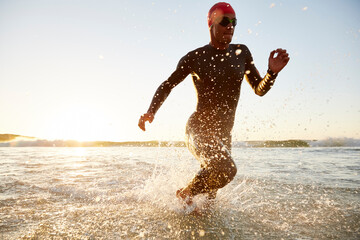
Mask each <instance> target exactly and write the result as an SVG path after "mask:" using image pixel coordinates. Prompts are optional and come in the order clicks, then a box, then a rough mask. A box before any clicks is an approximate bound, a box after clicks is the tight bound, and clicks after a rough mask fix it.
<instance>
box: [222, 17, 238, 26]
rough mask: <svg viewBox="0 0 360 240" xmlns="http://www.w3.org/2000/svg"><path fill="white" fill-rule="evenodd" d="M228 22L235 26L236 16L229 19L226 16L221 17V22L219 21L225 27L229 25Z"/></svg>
mask: <svg viewBox="0 0 360 240" xmlns="http://www.w3.org/2000/svg"><path fill="white" fill-rule="evenodd" d="M229 23H231V24H232V25H233V27H235V26H236V18H233V19H230V18H228V17H223V19H222V20H221V22H219V24H220V25H221V26H223V27H226V26H227V25H229Z"/></svg>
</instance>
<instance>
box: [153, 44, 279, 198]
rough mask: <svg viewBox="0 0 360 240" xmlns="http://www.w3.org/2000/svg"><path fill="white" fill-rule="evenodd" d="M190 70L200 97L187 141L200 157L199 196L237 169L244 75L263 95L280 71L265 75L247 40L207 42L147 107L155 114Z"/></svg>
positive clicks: (194, 185) (194, 184) (196, 184)
mask: <svg viewBox="0 0 360 240" xmlns="http://www.w3.org/2000/svg"><path fill="white" fill-rule="evenodd" d="M189 74H191V76H192V79H193V82H194V86H195V88H196V91H197V99H198V102H197V107H196V111H195V112H194V113H193V114H192V115H191V117H190V118H189V120H188V123H187V126H186V136H187V146H188V148H189V149H190V151H191V152H192V153H193V154H194V155H195V157H197V159H199V160H200V162H201V170H200V171H199V172H198V173H197V175H196V176H195V177H194V179H193V180H192V182H191V183H190V189H191V192H192V194H193V195H196V194H199V193H212V192H216V190H217V189H219V188H222V187H224V186H225V185H226V184H227V183H229V182H230V181H231V180H232V179H233V178H234V176H235V174H236V166H235V163H234V161H233V159H232V157H231V130H232V128H233V125H234V119H235V112H236V107H237V104H238V101H239V97H240V88H241V83H242V80H243V77H244V75H245V76H247V80H248V82H249V84H250V85H251V87H252V88H253V89H254V91H255V93H256V94H258V95H260V96H263V95H264V94H265V93H266V92H267V91H269V90H270V88H271V86H272V85H273V83H274V80H275V78H276V74H274V73H272V72H271V71H270V70H268V72H267V74H266V76H265V77H264V78H261V77H260V75H259V73H258V71H257V69H256V68H255V66H254V63H253V59H252V56H251V53H250V51H249V49H248V48H247V47H246V46H245V45H242V44H230V45H229V48H228V49H227V50H217V49H215V48H214V47H212V46H211V45H205V46H203V47H201V48H198V49H196V50H194V51H191V52H189V53H188V54H187V55H185V56H184V57H183V58H182V59H181V60H180V61H179V64H178V66H177V68H176V70H175V71H174V72H173V73H172V74H171V76H170V77H169V78H168V79H167V80H166V81H165V82H163V83H162V84H161V85H160V87H159V88H158V89H157V91H156V93H155V95H154V97H153V100H152V102H151V105H150V107H149V110H148V112H150V113H153V114H155V113H156V112H157V110H158V109H159V108H160V106H161V104H162V103H163V102H164V101H165V99H166V98H167V96H168V95H169V93H170V92H171V90H172V89H173V88H174V87H175V86H176V85H178V84H179V83H180V82H181V81H183V80H184V79H185V78H186V76H188V75H189Z"/></svg>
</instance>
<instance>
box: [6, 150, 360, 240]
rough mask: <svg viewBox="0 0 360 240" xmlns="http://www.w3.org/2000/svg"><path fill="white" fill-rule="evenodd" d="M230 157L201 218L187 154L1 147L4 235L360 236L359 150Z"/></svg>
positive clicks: (248, 152) (236, 152)
mask: <svg viewBox="0 0 360 240" xmlns="http://www.w3.org/2000/svg"><path fill="white" fill-rule="evenodd" d="M232 155H233V157H234V160H235V162H236V164H237V168H238V173H237V175H236V177H235V179H234V180H233V181H232V182H231V183H230V184H228V185H227V186H226V187H224V188H223V189H221V190H220V191H219V192H218V196H217V198H216V200H215V202H214V203H213V205H212V207H211V208H210V209H209V210H208V211H207V212H206V214H203V215H201V216H195V215H192V214H188V212H186V211H185V210H184V209H183V206H182V205H181V204H180V203H179V202H178V200H177V199H176V197H175V192H176V190H177V189H179V188H180V187H184V186H185V185H186V183H187V182H189V181H190V180H191V179H192V177H193V176H194V174H195V173H196V172H197V171H198V170H199V163H198V162H197V161H196V160H195V159H194V158H193V157H192V156H191V154H190V153H189V152H188V150H187V149H186V148H181V147H178V148H171V147H164V148H161V147H113V148H61V147H59V148H51V147H43V148H41V147H18V148H15V147H3V148H0V239H359V238H360V193H359V192H360V147H331V148H326V147H309V148H233V150H232ZM203 200H204V199H203V197H202V196H199V197H197V198H196V199H195V202H196V203H201V201H203Z"/></svg>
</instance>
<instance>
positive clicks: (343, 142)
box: [309, 138, 360, 147]
mask: <svg viewBox="0 0 360 240" xmlns="http://www.w3.org/2000/svg"><path fill="white" fill-rule="evenodd" d="M309 145H310V147H360V139H354V138H326V139H323V140H314V141H309Z"/></svg>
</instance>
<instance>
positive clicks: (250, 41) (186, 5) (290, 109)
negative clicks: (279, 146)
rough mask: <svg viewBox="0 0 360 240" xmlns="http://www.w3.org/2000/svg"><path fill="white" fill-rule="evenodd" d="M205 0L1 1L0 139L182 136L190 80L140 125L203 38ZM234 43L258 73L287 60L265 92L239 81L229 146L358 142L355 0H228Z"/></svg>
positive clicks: (359, 35)
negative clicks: (280, 52)
mask: <svg viewBox="0 0 360 240" xmlns="http://www.w3.org/2000/svg"><path fill="white" fill-rule="evenodd" d="M214 3H216V1H205V0H198V1H193V0H181V1H180V0H179V1H177V0H174V1H166V0H153V1H145V0H143V1H133V0H121V1H115V0H113V1H112V0H103V1H100V0H73V1H70V0H51V1H48V0H22V1H20V0H0V133H12V134H20V135H25V136H33V137H38V138H42V139H75V140H102V141H145V140H183V139H184V131H185V124H186V121H187V119H188V117H189V116H190V115H191V114H192V112H194V110H195V107H196V95H195V90H194V86H193V83H192V80H191V78H190V76H189V77H187V78H186V79H185V80H184V81H183V82H182V83H181V84H179V85H178V86H177V87H176V88H174V89H173V91H172V92H171V94H170V95H169V97H168V99H167V100H166V101H165V103H164V104H163V105H162V107H161V108H160V110H159V111H158V113H157V114H156V116H155V120H154V122H153V123H152V124H147V126H146V127H147V131H146V132H143V131H141V130H140V129H139V128H138V126H137V124H138V120H139V117H140V115H141V114H143V113H145V112H146V111H147V109H148V107H149V104H150V102H151V99H152V97H153V95H154V93H155V90H156V89H157V87H158V86H159V85H160V84H161V83H162V82H163V81H165V80H166V79H167V78H168V77H169V76H170V74H171V73H172V72H173V71H174V70H175V67H176V65H177V63H178V61H179V60H180V58H181V57H182V56H184V55H185V54H186V53H188V52H189V51H191V50H193V49H195V48H198V47H201V46H204V45H206V44H208V43H209V40H210V37H209V31H208V27H207V20H206V17H207V12H208V10H209V9H210V8H211V6H212V5H213V4H214ZM229 3H230V4H231V5H232V6H233V8H234V10H235V12H236V17H237V19H238V25H237V26H236V29H235V33H234V37H233V43H242V44H245V45H247V46H248V48H249V49H250V51H251V53H252V55H253V58H254V61H255V65H256V67H257V68H258V70H259V71H260V73H261V75H264V74H265V73H266V70H267V65H268V57H269V54H270V52H271V51H272V50H274V49H277V48H284V49H286V50H287V51H288V52H289V55H290V58H291V59H290V62H289V63H288V65H287V66H286V67H285V68H284V69H283V70H282V72H280V73H279V75H278V78H277V80H276V82H275V85H274V87H273V88H272V89H271V91H269V92H268V93H267V94H266V95H265V96H264V97H259V96H257V95H255V94H254V92H253V91H252V90H251V88H250V86H249V84H248V83H247V82H246V81H244V82H243V84H242V89H241V96H240V102H239V105H238V109H237V113H236V121H235V126H234V129H233V139H234V140H239V141H244V140H285V139H326V138H356V139H358V138H360V94H359V93H360V82H359V80H360V79H359V74H358V71H359V69H360V14H358V13H359V12H360V1H357V0H346V1H340V0H338V1H334V0H330V1H329V0H318V1H310V0H309V1H306V0H299V1H275V0H273V1H265V0H258V1H242V0H236V1H235V0H234V1H229Z"/></svg>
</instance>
